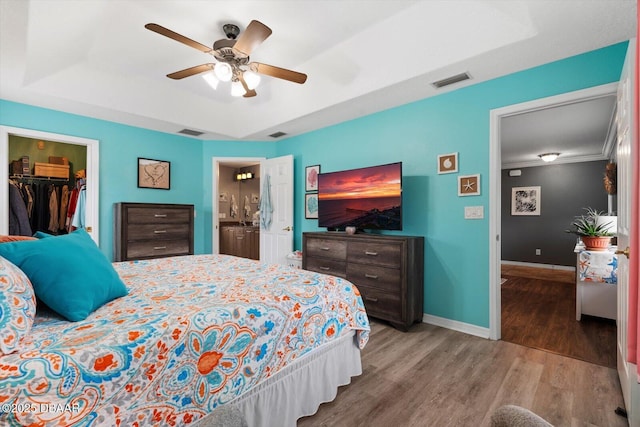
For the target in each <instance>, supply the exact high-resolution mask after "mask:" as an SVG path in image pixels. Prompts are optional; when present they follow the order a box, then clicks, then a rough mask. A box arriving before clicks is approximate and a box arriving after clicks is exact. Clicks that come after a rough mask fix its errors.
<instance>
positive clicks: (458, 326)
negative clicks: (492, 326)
mask: <svg viewBox="0 0 640 427" xmlns="http://www.w3.org/2000/svg"><path fill="white" fill-rule="evenodd" d="M422 323H428V324H430V325H435V326H440V327H442V328H447V329H452V330H454V331H458V332H463V333H465V334H469V335H475V336H476V337H480V338H487V339H488V338H489V328H482V327H480V326H476V325H472V324H470V323H464V322H458V321H457V320H451V319H445V318H444V317H438V316H433V315H431V314H426V313H423V314H422Z"/></svg>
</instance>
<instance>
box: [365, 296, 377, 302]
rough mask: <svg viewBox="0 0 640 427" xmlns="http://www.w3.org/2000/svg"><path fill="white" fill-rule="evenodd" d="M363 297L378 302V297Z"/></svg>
mask: <svg viewBox="0 0 640 427" xmlns="http://www.w3.org/2000/svg"><path fill="white" fill-rule="evenodd" d="M364 299H365V300H367V301H371V302H378V298H372V297H364Z"/></svg>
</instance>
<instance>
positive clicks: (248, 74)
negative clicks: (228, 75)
mask: <svg viewBox="0 0 640 427" xmlns="http://www.w3.org/2000/svg"><path fill="white" fill-rule="evenodd" d="M243 76H244V81H245V83H246V84H247V87H248V88H249V89H255V88H257V87H258V85H259V84H260V75H259V74H258V73H254V72H253V71H251V70H247V71H245V72H244V73H243Z"/></svg>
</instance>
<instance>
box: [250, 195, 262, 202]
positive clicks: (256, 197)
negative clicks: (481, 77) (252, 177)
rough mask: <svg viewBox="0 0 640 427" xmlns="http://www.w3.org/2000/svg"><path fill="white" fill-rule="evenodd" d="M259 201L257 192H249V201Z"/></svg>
mask: <svg viewBox="0 0 640 427" xmlns="http://www.w3.org/2000/svg"><path fill="white" fill-rule="evenodd" d="M259 201H260V196H259V195H258V193H251V203H258V202H259Z"/></svg>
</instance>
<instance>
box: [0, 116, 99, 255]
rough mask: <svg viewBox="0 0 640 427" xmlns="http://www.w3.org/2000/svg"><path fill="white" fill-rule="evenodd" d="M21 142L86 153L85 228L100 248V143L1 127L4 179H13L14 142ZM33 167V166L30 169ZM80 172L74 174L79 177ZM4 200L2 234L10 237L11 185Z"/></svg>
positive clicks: (2, 193)
mask: <svg viewBox="0 0 640 427" xmlns="http://www.w3.org/2000/svg"><path fill="white" fill-rule="evenodd" d="M19 139H32V140H35V141H42V143H43V144H44V147H46V144H47V143H50V144H58V143H62V144H71V145H79V146H82V147H84V149H85V150H86V159H85V162H84V165H85V176H86V212H85V227H86V231H87V232H88V233H89V235H90V236H91V238H92V239H93V240H94V241H95V242H96V244H99V237H100V227H99V217H100V215H99V213H100V212H99V206H100V205H99V194H98V189H99V188H100V187H99V169H98V168H99V164H100V163H99V150H98V141H97V140H95V139H88V138H79V137H75V136H70V135H62V134H56V133H50V132H41V131H36V130H31V129H22V128H15V127H9V126H0V175H2V176H5V177H9V176H10V171H9V163H10V162H11V161H12V160H18V159H12V158H10V142H11V141H12V140H19ZM30 166H31V167H32V166H33V165H32V164H31V165H30ZM75 172H77V171H75V170H74V171H73V172H72V173H75ZM0 200H3V201H4V202H3V203H2V204H0V206H2V209H0V234H8V232H9V203H8V200H9V192H8V185H0Z"/></svg>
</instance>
